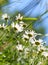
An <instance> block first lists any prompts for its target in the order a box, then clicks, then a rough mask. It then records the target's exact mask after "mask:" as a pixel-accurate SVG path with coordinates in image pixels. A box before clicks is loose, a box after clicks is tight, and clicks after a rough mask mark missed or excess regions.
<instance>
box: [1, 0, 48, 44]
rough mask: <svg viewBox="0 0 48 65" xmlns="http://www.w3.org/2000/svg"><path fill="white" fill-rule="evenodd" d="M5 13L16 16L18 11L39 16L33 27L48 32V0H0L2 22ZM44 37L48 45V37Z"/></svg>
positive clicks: (44, 32)
mask: <svg viewBox="0 0 48 65" xmlns="http://www.w3.org/2000/svg"><path fill="white" fill-rule="evenodd" d="M4 13H8V15H9V16H11V17H15V16H16V13H21V14H23V16H27V17H37V18H39V20H38V21H36V22H33V24H32V26H33V29H34V30H35V31H36V32H38V33H42V34H48V0H0V22H1V15H2V14H4ZM31 22H32V21H31ZM43 39H44V41H46V45H48V37H43Z"/></svg>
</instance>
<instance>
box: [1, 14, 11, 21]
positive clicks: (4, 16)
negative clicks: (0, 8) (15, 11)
mask: <svg viewBox="0 0 48 65" xmlns="http://www.w3.org/2000/svg"><path fill="white" fill-rule="evenodd" d="M9 18H10V17H9V16H8V14H7V13H5V14H3V15H2V19H3V20H8V19H9Z"/></svg>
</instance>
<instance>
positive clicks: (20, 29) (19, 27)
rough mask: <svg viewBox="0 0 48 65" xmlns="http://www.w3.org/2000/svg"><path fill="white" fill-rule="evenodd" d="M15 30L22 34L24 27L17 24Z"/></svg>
mask: <svg viewBox="0 0 48 65" xmlns="http://www.w3.org/2000/svg"><path fill="white" fill-rule="evenodd" d="M15 28H16V29H17V32H22V31H23V27H22V26H20V25H19V24H18V23H16V25H15Z"/></svg>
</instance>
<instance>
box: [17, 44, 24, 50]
mask: <svg viewBox="0 0 48 65" xmlns="http://www.w3.org/2000/svg"><path fill="white" fill-rule="evenodd" d="M16 49H17V50H18V51H23V49H24V46H23V45H21V44H18V45H17V46H16Z"/></svg>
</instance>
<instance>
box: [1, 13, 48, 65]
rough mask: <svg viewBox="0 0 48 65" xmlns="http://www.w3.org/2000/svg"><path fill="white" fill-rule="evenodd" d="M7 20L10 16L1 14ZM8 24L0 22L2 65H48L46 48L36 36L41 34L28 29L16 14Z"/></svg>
mask: <svg viewBox="0 0 48 65" xmlns="http://www.w3.org/2000/svg"><path fill="white" fill-rule="evenodd" d="M2 19H3V20H5V22H8V21H9V19H10V16H8V15H7V14H4V15H2ZM15 20H16V21H15V22H11V24H10V25H8V23H7V24H5V23H3V24H0V64H2V65H48V48H47V47H46V46H45V45H44V44H45V42H44V41H43V40H42V39H41V38H39V39H37V38H36V37H37V36H40V35H42V34H40V33H36V32H35V31H34V30H32V29H31V30H30V29H28V27H29V24H27V23H25V22H24V21H23V16H21V15H20V14H18V16H16V18H15Z"/></svg>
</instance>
